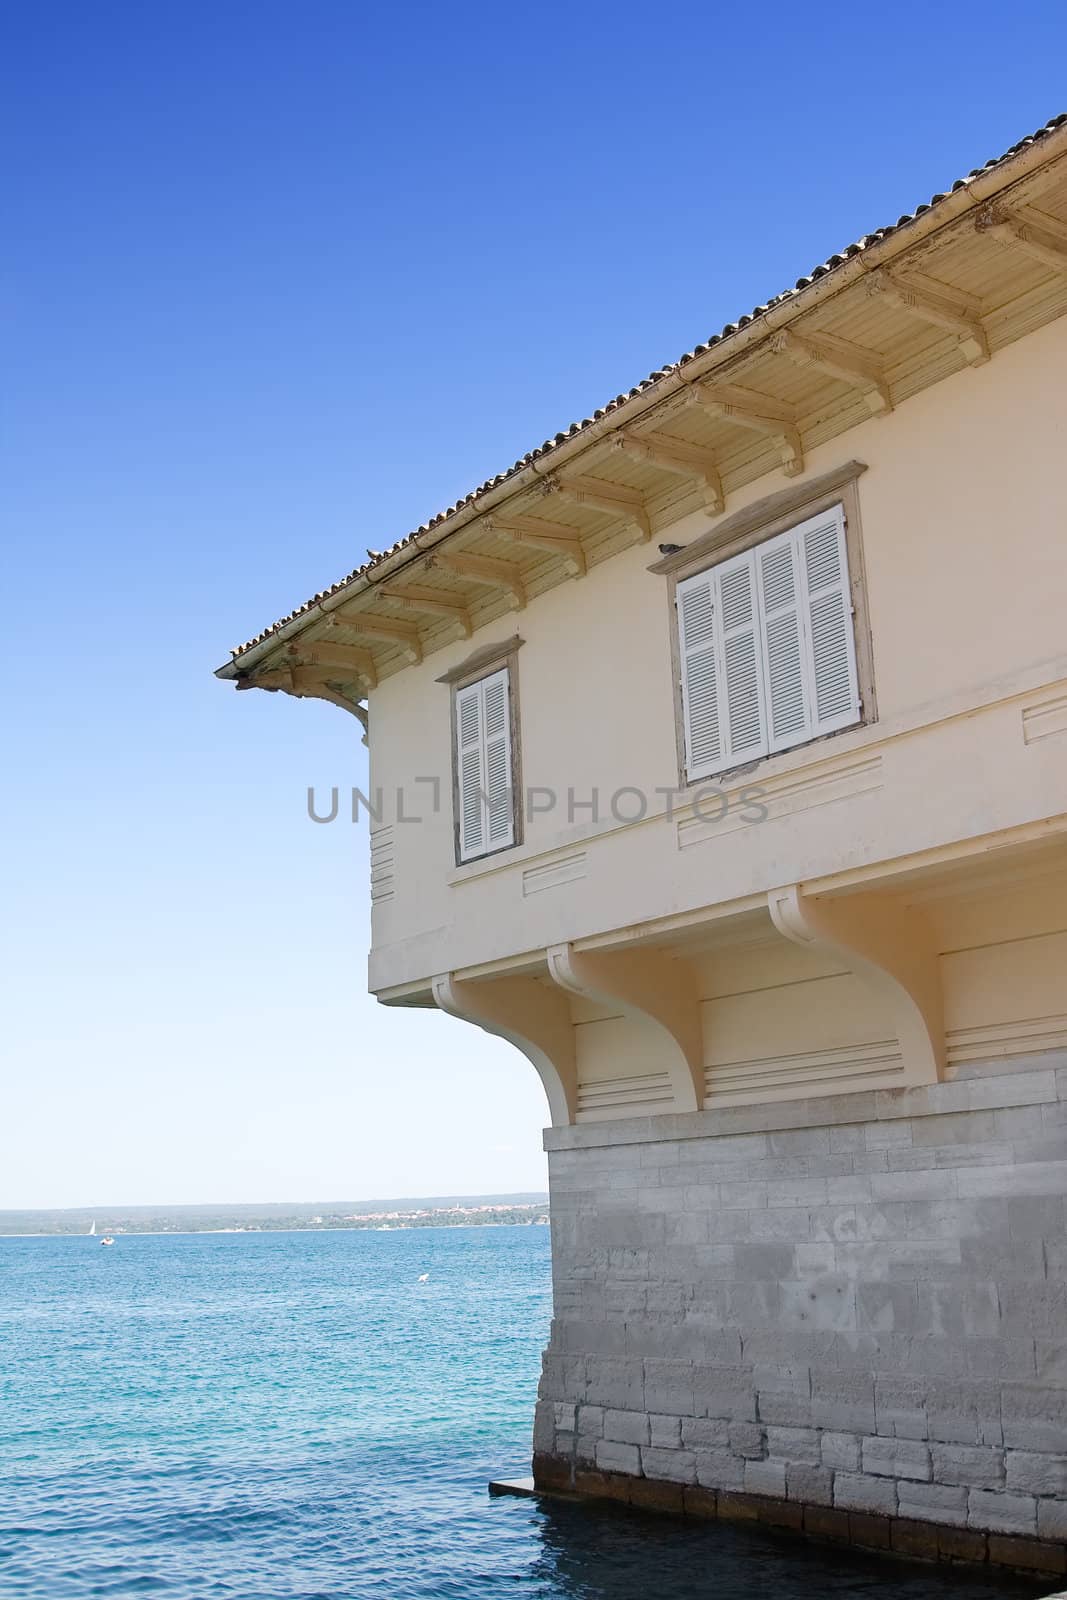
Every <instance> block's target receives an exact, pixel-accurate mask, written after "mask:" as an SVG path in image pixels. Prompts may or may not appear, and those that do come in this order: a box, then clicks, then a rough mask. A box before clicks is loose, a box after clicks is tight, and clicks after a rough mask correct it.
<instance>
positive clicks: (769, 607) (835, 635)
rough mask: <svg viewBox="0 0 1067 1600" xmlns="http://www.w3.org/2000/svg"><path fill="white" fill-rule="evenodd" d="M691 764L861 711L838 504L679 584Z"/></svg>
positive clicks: (809, 735) (694, 772)
mask: <svg viewBox="0 0 1067 1600" xmlns="http://www.w3.org/2000/svg"><path fill="white" fill-rule="evenodd" d="M676 599H677V607H678V642H679V655H680V661H681V677H682V713H683V726H684V733H685V765H686V775H687V777H688V778H690V779H695V778H706V777H710V776H711V775H712V774H713V773H716V772H724V771H726V770H727V769H728V768H730V767H735V766H741V765H743V764H744V763H745V762H747V761H751V760H754V759H755V758H757V757H759V756H765V755H770V754H773V753H774V752H775V751H778V750H788V749H790V748H791V747H792V746H793V745H798V744H803V743H805V742H806V741H807V740H809V739H816V738H819V737H820V736H821V735H823V734H827V733H835V732H836V731H837V730H838V729H840V728H847V727H850V726H851V725H852V724H853V723H856V722H859V721H860V718H861V715H862V707H861V704H860V695H859V687H858V682H857V674H856V645H855V634H854V629H853V619H852V603H851V588H850V584H849V572H848V553H847V548H846V538H845V516H844V511H843V508H842V507H841V506H840V505H835V506H831V507H829V508H828V509H827V510H826V511H823V512H820V513H819V515H817V516H814V517H809V518H808V519H807V520H806V521H805V522H801V523H799V524H798V525H797V526H796V527H793V528H790V529H789V530H788V531H787V532H785V533H781V534H778V535H777V536H776V537H775V538H773V539H768V540H766V541H765V542H764V543H763V544H760V545H756V546H755V547H754V548H753V549H751V550H746V551H745V552H744V553H743V554H742V555H737V556H733V557H732V558H731V559H730V560H728V561H723V562H721V563H720V564H719V565H718V566H714V567H710V568H708V569H707V570H706V571H704V572H698V573H695V574H694V575H693V576H692V577H689V578H685V579H683V580H682V581H681V582H680V583H679V584H678V588H677V597H676Z"/></svg>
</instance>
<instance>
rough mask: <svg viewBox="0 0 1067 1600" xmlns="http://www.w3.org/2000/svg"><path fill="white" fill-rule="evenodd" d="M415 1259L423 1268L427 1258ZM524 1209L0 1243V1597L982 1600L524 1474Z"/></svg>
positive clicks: (955, 1579) (893, 1565) (1032, 1587)
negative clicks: (634, 1509) (374, 1224)
mask: <svg viewBox="0 0 1067 1600" xmlns="http://www.w3.org/2000/svg"><path fill="white" fill-rule="evenodd" d="M425 1274H429V1276H428V1277H425V1281H420V1279H423V1278H424V1275H425ZM550 1314H551V1283H550V1263H549V1230H548V1229H547V1228H544V1227H496V1228H493V1227H470V1228H436V1229H412V1230H406V1231H390V1232H363V1231H359V1232H357V1231H352V1232H329V1233H327V1232H316V1233H310V1232H296V1233H253V1234H184V1235H176V1234H168V1235H162V1236H152V1235H121V1236H119V1237H118V1239H117V1241H116V1244H115V1245H114V1247H113V1248H101V1246H100V1243H99V1240H98V1239H92V1238H89V1237H80V1238H18V1239H0V1597H2V1600H30V1597H32V1600H87V1597H89V1596H122V1597H124V1600H125V1597H131V1600H133V1597H152V1600H154V1597H156V1596H158V1597H160V1600H370V1597H373V1600H430V1597H434V1600H489V1597H492V1600H703V1597H708V1600H755V1597H759V1600H770V1597H773V1600H817V1597H819V1596H832V1597H834V1600H841V1597H844V1596H867V1597H871V1600H919V1597H937V1600H948V1597H950V1596H952V1597H956V1600H989V1597H991V1596H994V1595H1004V1596H1007V1595H1012V1596H1020V1597H1021V1596H1035V1595H1038V1594H1041V1593H1047V1592H1048V1590H1049V1589H1051V1588H1054V1587H1056V1585H1055V1583H1048V1582H1046V1583H1044V1584H1034V1583H1026V1582H1016V1581H1014V1580H1012V1579H1009V1578H1001V1579H996V1578H993V1577H989V1578H988V1579H985V1580H983V1579H981V1578H976V1577H973V1576H970V1575H967V1574H963V1573H960V1572H958V1571H952V1572H950V1571H944V1570H941V1569H937V1568H930V1567H923V1566H918V1565H908V1564H904V1563H898V1562H895V1561H890V1560H884V1559H878V1558H876V1557H869V1556H865V1555H861V1554H858V1553H853V1552H846V1551H836V1550H833V1549H827V1548H818V1547H816V1546H813V1545H810V1546H805V1545H803V1544H801V1543H799V1542H797V1541H795V1540H793V1539H791V1538H788V1537H787V1536H783V1535H775V1534H771V1533H767V1532H762V1533H761V1532H756V1531H750V1530H747V1529H745V1528H741V1527H732V1526H729V1525H727V1524H712V1525H704V1524H696V1523H686V1522H682V1521H676V1520H673V1519H670V1518H659V1517H654V1516H639V1515H633V1514H627V1513H625V1512H622V1511H620V1510H615V1509H611V1508H607V1507H603V1508H597V1507H592V1506H581V1505H574V1504H569V1503H562V1502H558V1501H550V1500H544V1501H535V1500H520V1499H511V1498H505V1499H498V1498H490V1496H489V1495H488V1493H487V1484H488V1482H489V1480H490V1479H491V1478H506V1477H511V1476H521V1475H523V1474H525V1473H526V1472H527V1471H528V1470H529V1459H530V1428H531V1418H532V1413H533V1402H534V1396H535V1392H536V1387H537V1377H538V1369H539V1359H540V1353H541V1350H542V1347H543V1346H544V1344H545V1342H546V1339H547V1336H548V1326H549V1317H550Z"/></svg>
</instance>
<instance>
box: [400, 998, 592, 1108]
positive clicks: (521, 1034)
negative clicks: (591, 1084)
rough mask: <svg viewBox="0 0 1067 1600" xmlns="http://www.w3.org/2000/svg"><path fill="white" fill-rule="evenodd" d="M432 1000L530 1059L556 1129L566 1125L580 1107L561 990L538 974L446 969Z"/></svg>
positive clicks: (569, 1024) (568, 1014) (566, 1008)
mask: <svg viewBox="0 0 1067 1600" xmlns="http://www.w3.org/2000/svg"><path fill="white" fill-rule="evenodd" d="M432 988H433V997H434V1002H435V1003H436V1005H437V1006H439V1007H440V1009H441V1010H442V1011H447V1012H448V1014H449V1016H452V1017H458V1018H459V1019H460V1021H462V1022H473V1023H475V1024H476V1025H477V1026H478V1027H479V1028H483V1029H484V1030H485V1032H486V1033H491V1034H493V1035H494V1036H495V1037H496V1038H498V1039H506V1040H507V1041H508V1043H509V1044H513V1045H514V1046H515V1048H516V1050H521V1051H522V1053H523V1055H524V1056H526V1057H527V1059H528V1060H529V1061H531V1062H532V1063H533V1065H534V1067H535V1068H536V1070H537V1074H538V1076H539V1077H540V1079H541V1083H542V1086H543V1088H544V1091H545V1094H546V1095H547V1096H548V1109H549V1113H550V1115H551V1118H552V1126H553V1127H554V1128H565V1127H567V1126H569V1124H570V1123H572V1122H573V1121H574V1119H575V1115H576V1113H577V1109H578V1067H577V1060H576V1056H575V1048H574V1024H573V1022H572V1021H571V1009H570V1005H569V1004H568V1002H567V1000H566V998H565V996H564V995H562V994H561V993H560V992H559V990H558V989H553V988H551V987H549V986H547V985H545V984H543V983H538V981H537V979H536V978H484V979H481V980H479V981H477V982H475V981H474V980H473V979H470V978H457V977H456V975H455V973H450V972H445V973H442V974H441V975H440V976H439V977H437V978H434V980H433V984H432Z"/></svg>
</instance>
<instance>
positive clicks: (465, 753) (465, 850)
mask: <svg viewBox="0 0 1067 1600" xmlns="http://www.w3.org/2000/svg"><path fill="white" fill-rule="evenodd" d="M483 745H484V740H483V738H482V686H481V684H480V683H472V684H471V685H470V686H469V688H466V689H460V690H459V691H458V693H457V694H456V796H457V801H458V804H459V859H460V860H461V861H467V860H469V858H470V857H471V856H477V855H481V853H482V851H483V850H484V849H485V826H484V818H483V815H482V812H483V807H482V793H483V791H484V789H485V784H484V783H483V782H482V754H483Z"/></svg>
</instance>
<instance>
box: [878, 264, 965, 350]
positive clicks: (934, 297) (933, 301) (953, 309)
mask: <svg viewBox="0 0 1067 1600" xmlns="http://www.w3.org/2000/svg"><path fill="white" fill-rule="evenodd" d="M867 293H868V294H870V295H877V296H878V297H879V298H880V299H882V300H884V301H885V302H886V304H887V305H891V306H897V307H898V308H899V309H900V310H901V311H907V312H908V313H909V314H910V315H911V316H913V317H919V318H920V319H921V320H922V321H923V322H931V323H933V325H934V326H935V327H937V328H945V329H947V331H948V332H949V333H954V334H955V335H956V336H957V338H958V339H959V342H960V354H961V355H962V356H963V357H964V359H965V360H966V361H968V362H969V363H970V365H971V366H972V367H980V366H981V365H982V363H983V362H985V361H988V360H989V341H988V339H987V338H986V333H985V329H984V328H983V327H982V322H981V318H980V316H979V313H978V309H977V307H976V306H975V305H974V304H973V302H972V301H969V300H963V299H960V298H959V296H957V295H952V294H949V293H947V292H946V291H945V290H940V289H939V290H936V291H935V290H932V289H927V288H923V289H916V288H913V287H912V285H911V284H905V283H901V282H900V280H899V279H897V278H891V277H890V276H889V273H888V272H886V270H885V268H884V267H879V268H878V269H876V271H874V272H872V273H871V274H870V275H869V277H868V278H867Z"/></svg>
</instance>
